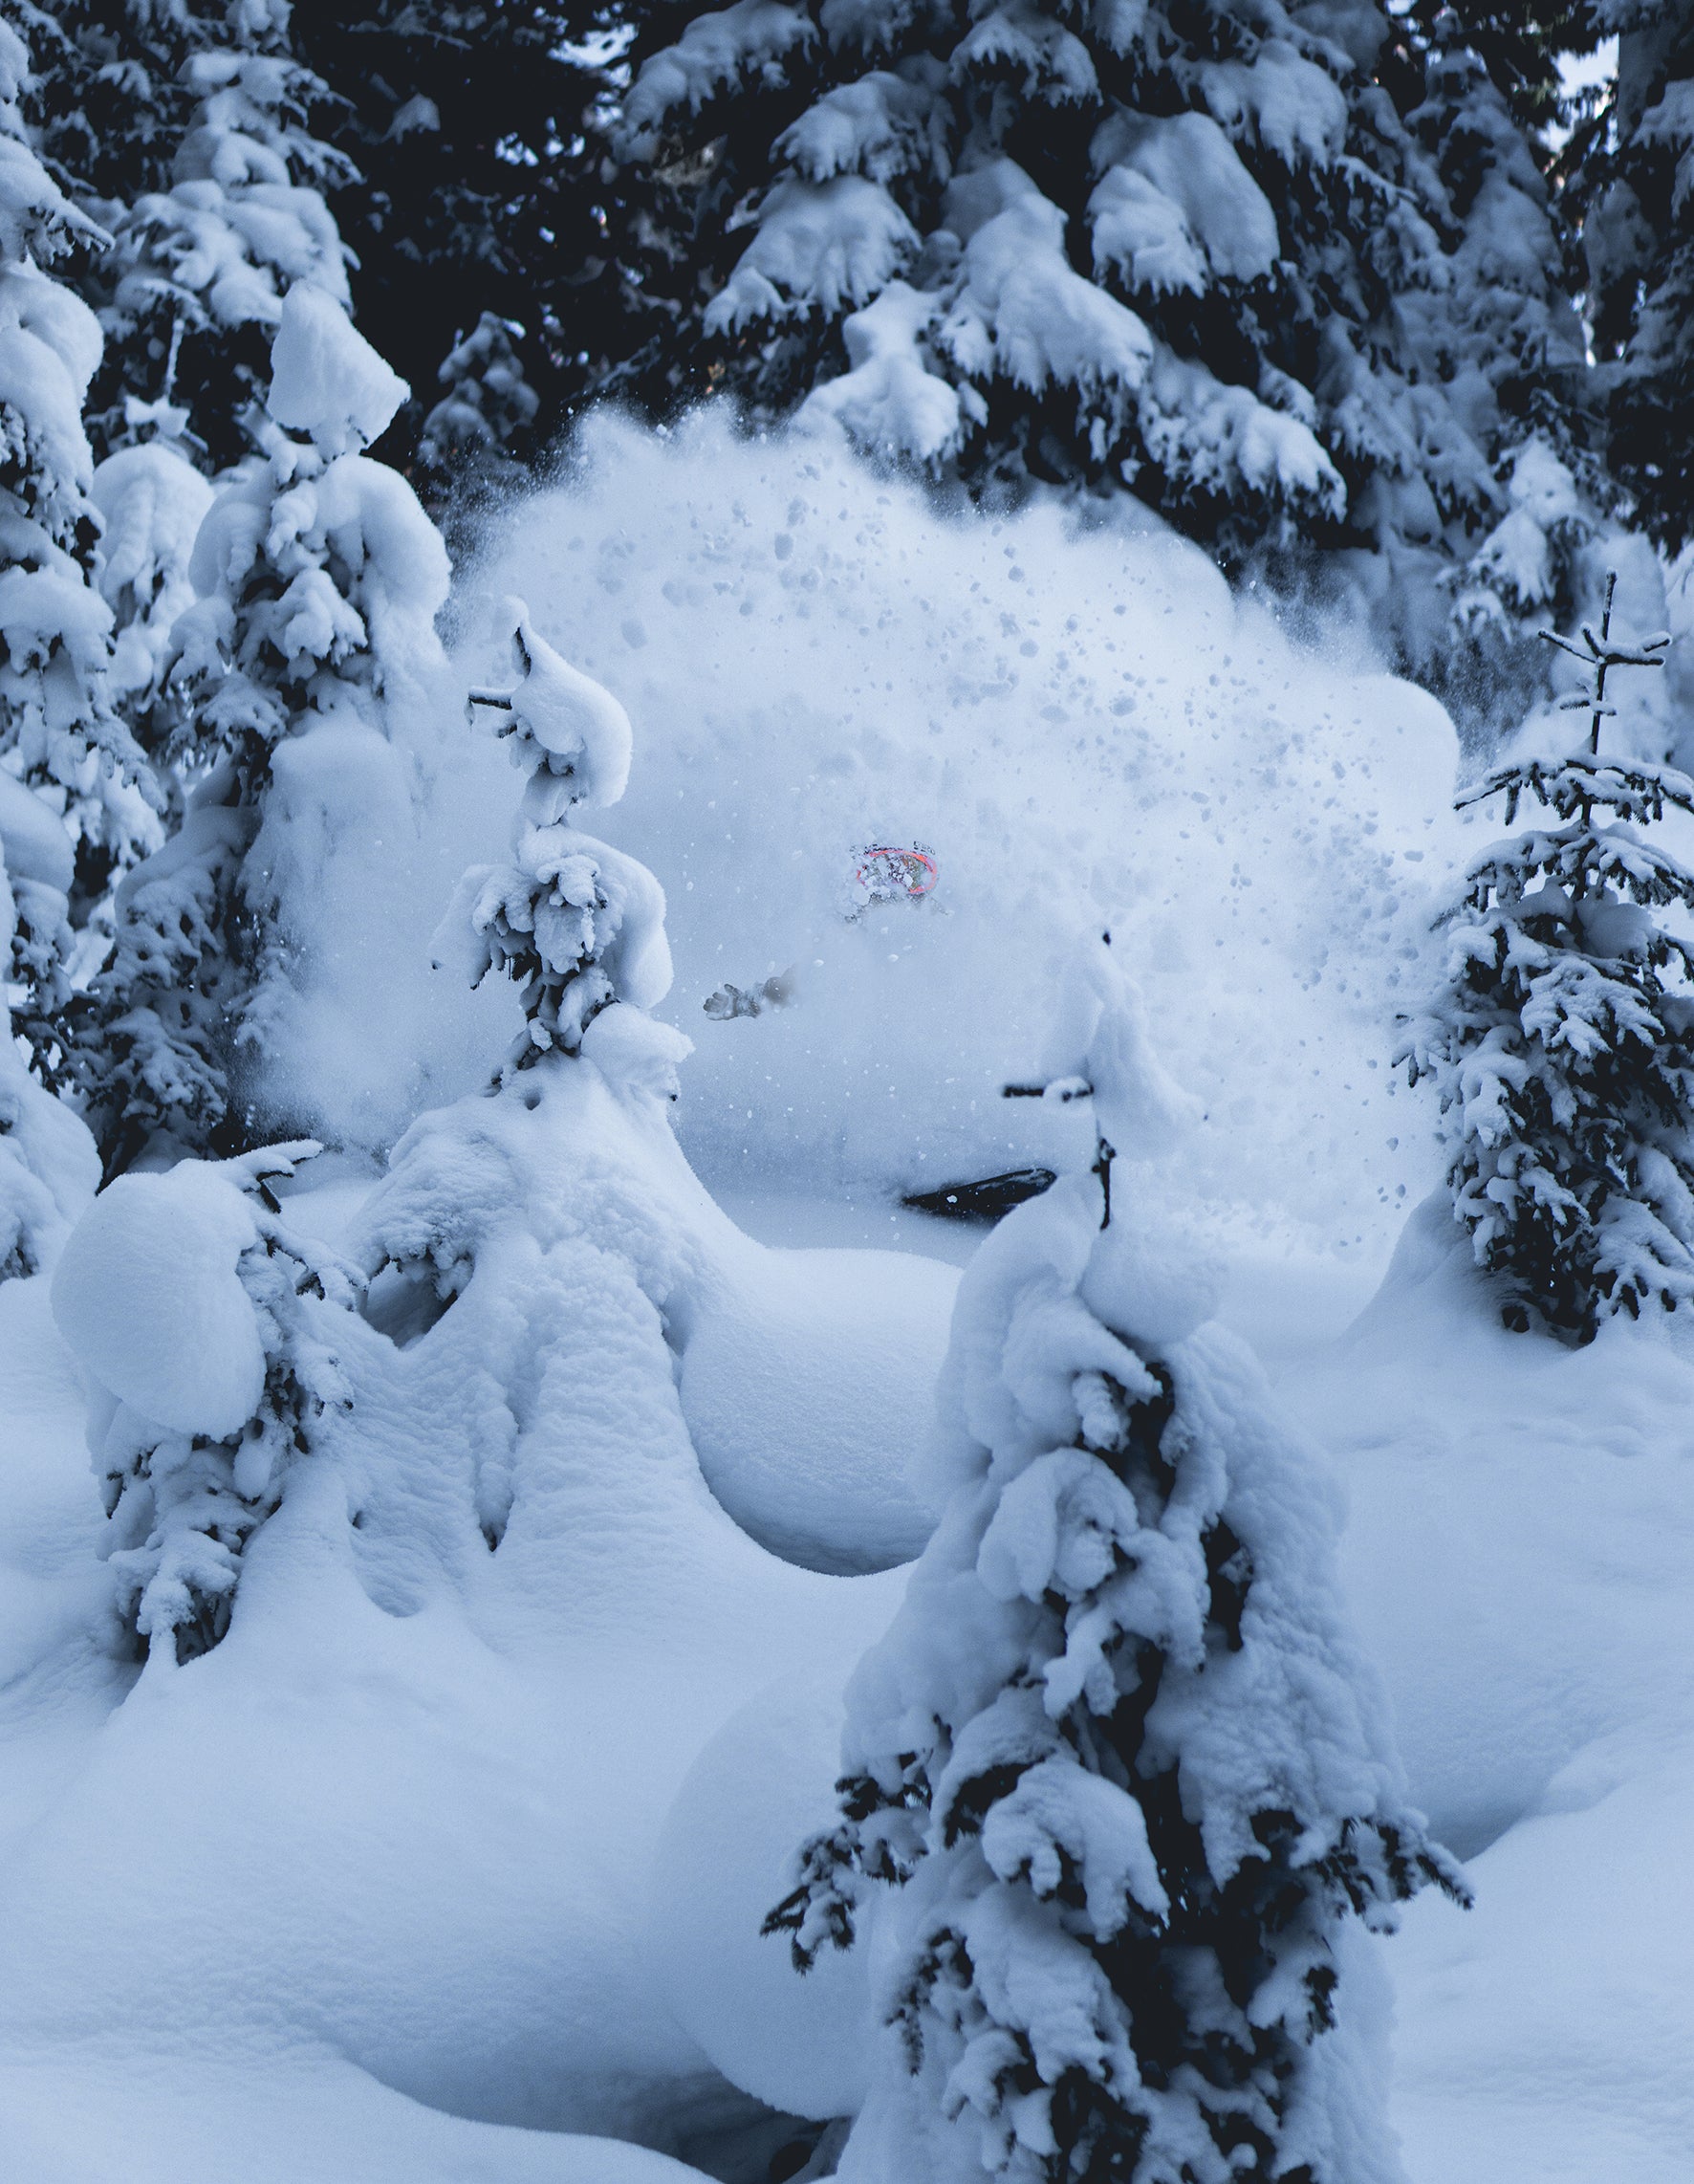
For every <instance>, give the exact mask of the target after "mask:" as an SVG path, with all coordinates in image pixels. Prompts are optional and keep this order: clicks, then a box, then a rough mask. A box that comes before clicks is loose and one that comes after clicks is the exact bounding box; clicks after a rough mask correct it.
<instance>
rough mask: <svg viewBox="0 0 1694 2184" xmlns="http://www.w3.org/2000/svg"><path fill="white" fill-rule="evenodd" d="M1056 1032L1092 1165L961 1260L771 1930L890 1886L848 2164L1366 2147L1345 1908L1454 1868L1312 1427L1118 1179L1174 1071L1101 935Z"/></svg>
mask: <svg viewBox="0 0 1694 2184" xmlns="http://www.w3.org/2000/svg"><path fill="white" fill-rule="evenodd" d="M1047 1059H1048V1067H1047V1070H1046V1072H1045V1076H1046V1079H1047V1081H1048V1084H1049V1086H1050V1095H1049V1096H1050V1097H1052V1098H1054V1099H1057V1100H1069V1099H1082V1098H1090V1099H1092V1102H1093V1105H1094V1113H1095V1118H1096V1124H1097V1140H1098V1147H1099V1151H1098V1156H1097V1164H1096V1170H1095V1172H1094V1173H1083V1174H1074V1175H1068V1176H1065V1177H1062V1178H1061V1179H1060V1180H1059V1181H1058V1182H1057V1183H1056V1184H1055V1185H1054V1186H1053V1188H1052V1190H1049V1191H1047V1192H1046V1193H1044V1194H1043V1195H1042V1196H1041V1197H1038V1198H1034V1199H1032V1200H1030V1201H1029V1202H1028V1203H1026V1204H1025V1205H1023V1206H1020V1207H1019V1208H1017V1209H1016V1211H1014V1212H1011V1213H1010V1214H1009V1215H1008V1216H1007V1217H1006V1219H1005V1220H1003V1221H1002V1222H1001V1223H1000V1225H999V1227H998V1228H997V1229H996V1230H995V1231H994V1232H993V1234H991V1235H990V1236H989V1238H988V1241H987V1242H986V1243H985V1244H984V1245H983V1247H982V1250H981V1251H980V1252H979V1253H978V1254H977V1256H976V1257H975V1258H974V1259H973V1260H972V1262H971V1264H970V1266H969V1267H968V1268H967V1269H966V1273H965V1277H964V1279H963V1281H962V1282H961V1284H960V1290H959V1298H958V1302H957V1306H956V1308H955V1312H954V1318H953V1330H952V1341H951V1345H950V1349H949V1352H948V1357H947V1362H946V1365H945V1367H944V1370H943V1376H942V1382H941V1389H940V1415H941V1421H942V1425H941V1444H940V1450H939V1460H940V1462H941V1463H942V1464H943V1465H944V1466H945V1483H946V1486H947V1488H948V1490H949V1491H948V1499H947V1502H946V1505H945V1513H944V1515H943V1518H942V1521H941V1524H940V1527H939V1529H938V1530H937V1532H936V1534H935V1537H934V1539H933V1540H932V1541H931V1543H930V1545H929V1547H928V1548H927V1549H926V1551H925V1553H924V1554H923V1558H922V1559H921V1561H920V1562H918V1563H917V1565H916V1567H915V1569H914V1570H913V1573H912V1578H911V1583H910V1585H909V1587H908V1589H907V1593H906V1597H905V1601H904V1603H903V1605H902V1606H901V1610H900V1613H899V1614H898V1616H897V1617H896V1619H895V1622H894V1624H893V1626H892V1627H891V1628H890V1630H889V1632H888V1634H887V1636H886V1638H884V1639H883V1640H882V1641H881V1642H880V1645H879V1646H877V1647H876V1648H875V1649H873V1650H872V1652H871V1653H870V1654H869V1655H868V1656H867V1657H866V1658H865V1660H864V1661H863V1662H862V1663H861V1665H860V1666H859V1668H858V1670H857V1671H856V1672H855V1675H854V1677H853V1680H852V1681H851V1683H850V1684H849V1687H848V1696H847V1729H846V1734H845V1742H844V1750H843V1762H844V1772H843V1780H842V1781H841V1784H840V1796H841V1811H842V1821H841V1824H840V1825H839V1826H838V1827H837V1828H836V1829H835V1830H833V1831H831V1832H829V1833H826V1834H824V1835H821V1836H819V1837H817V1838H815V1839H814V1841H813V1842H811V1843H810V1844H809V1845H806V1847H805V1848H804V1850H803V1852H802V1854H801V1861H800V1878H799V1886H798V1887H797V1888H796V1889H795V1890H794V1891H793V1894H792V1895H791V1896H790V1897H789V1898H788V1899H787V1901H786V1902H785V1903H783V1904H782V1905H780V1906H779V1907H778V1908H777V1909H776V1910H775V1911H773V1912H772V1913H771V1917H770V1919H769V1920H768V1921H767V1932H780V1931H787V1932H789V1933H791V1934H792V1936H793V1952H794V1956H795V1960H796V1962H797V1963H798V1964H799V1965H800V1966H801V1967H802V1968H804V1967H805V1966H806V1965H808V1964H809V1963H810V1962H812V1961H813V1960H814V1957H815V1956H816V1954H817V1952H818V1951H819V1950H820V1949H822V1948H823V1947H824V1946H825V1945H826V1944H830V1943H834V1944H836V1946H842V1947H845V1946H848V1945H850V1944H851V1943H852V1942H853V1940H854V1939H855V1937H856V1934H857V1933H858V1928H859V1926H860V1925H861V1923H862V1922H864V1921H865V1920H866V1919H867V1918H869V1919H873V1920H875V1921H876V1935H877V1938H876V1942H875V1945H874V1959H873V1960H874V1961H875V1962H878V1963H879V1964H880V1966H881V1967H882V1969H881V1972H880V1975H879V1977H880V1986H881V1993H882V1998H883V2008H884V2020H885V2023H886V2026H887V2028H888V2029H887V2032H886V2034H885V2035H884V2037H883V2039H882V2041H881V2043H880V2048H879V2050H878V2058H877V2061H876V2062H875V2063H874V2064H873V2074H872V2086H871V2090H870V2094H869V2097H868V2098H867V2100H866V2103H865V2105H864V2108H862V2110H861V2111H860V2113H859V2116H858V2120H857V2122H856V2124H855V2126H854V2129H853V2135H852V2137H851V2139H850V2140H849V2143H848V2147H847V2150H846V2152H845V2154H844V2155H843V2157H842V2160H841V2164H840V2168H839V2171H838V2174H839V2175H840V2177H841V2178H842V2179H843V2184H849V2180H851V2184H899V2180H903V2179H907V2178H911V2177H923V2178H924V2179H925V2180H926V2184H966V2179H969V2178H973V2177H984V2176H994V2177H1002V2178H1005V2179H1008V2180H1009V2184H1078V2180H1084V2179H1086V2180H1089V2184H1095V2180H1102V2184H1103V2180H1104V2179H1107V2178H1111V2179H1115V2180H1118V2184H1174V2180H1175V2179H1179V2178H1181V2179H1184V2180H1185V2184H1228V2180H1230V2179H1233V2178H1236V2177H1239V2176H1242V2175H1246V2174H1251V2175H1255V2176H1266V2177H1273V2176H1274V2177H1281V2178H1286V2179H1289V2180H1291V2184H1292V2179H1294V2178H1296V2177H1297V2178H1300V2179H1301V2180H1302V2184H1379V2180H1386V2179H1388V2178H1390V2177H1392V2176H1393V2175H1394V2174H1395V2173H1396V2169H1395V2164H1394V2161H1393V2157H1392V2155H1391V2153H1390V2151H1389V2146H1390V2144H1391V2142H1390V2140H1389V2137H1388V2134H1387V2130H1386V2125H1385V2119H1384V2116H1383V2112H1382V2110H1383V2102H1382V2092H1383V2087H1382V2086H1380V2085H1379V2084H1377V2083H1375V2082H1373V2078H1372V2073H1371V2070H1370V2068H1369V2066H1368V2063H1367V2062H1365V2061H1364V2059H1362V2058H1361V2056H1360V2054H1359V2053H1358V2051H1357V2048H1356V2046H1355V2045H1354V2044H1353V2040H1352V2034H1351V2033H1350V2031H1349V2029H1348V2012H1347V2008H1346V2003H1347V1999H1348V1985H1347V1983H1345V1982H1343V1981H1342V1978H1341V1972H1342V1959H1343V1958H1344V1957H1345V1955H1347V1953H1348V1950H1349V1948H1350V1943H1349V1942H1348V1940H1347V1938H1346V1936H1345V1933H1344V1930H1345V1929H1346V1928H1347V1927H1348V1926H1349V1924H1350V1922H1351V1921H1352V1919H1353V1918H1354V1917H1355V1916H1356V1915H1357V1916H1358V1917H1360V1918H1362V1919H1363V1921H1364V1923H1365V1924H1366V1925H1367V1926H1368V1927H1371V1928H1373V1929H1378V1930H1380V1929H1382V1928H1384V1927H1387V1926H1389V1925H1390V1924H1392V1918H1393V1911H1394V1907H1395V1905H1396V1904H1397V1903H1399V1902H1400V1901H1401V1900H1402V1899H1404V1898H1406V1897H1408V1896H1410V1895H1411V1894H1413V1893H1414V1891H1416V1890H1417V1889H1420V1888H1422V1887H1423V1886H1424V1885H1425V1884H1426V1883H1428V1882H1431V1881H1433V1882H1435V1883H1437V1884H1438V1885H1439V1886H1441V1887H1442V1888H1444V1889H1447V1890H1448V1891H1449V1892H1450V1893H1451V1894H1453V1895H1455V1896H1458V1897H1460V1898H1463V1897H1464V1894H1465V1889H1464V1884H1463V1882H1462V1880H1461V1879H1460V1877H1459V1875H1458V1873H1457V1871H1456V1870H1455V1868H1454V1867H1452V1865H1451V1863H1450V1862H1449V1861H1448V1860H1447V1859H1446V1857H1445V1856H1444V1853H1443V1852H1442V1851H1440V1850H1439V1849H1438V1848H1436V1847H1435V1846H1434V1845H1432V1844H1431V1843H1430V1841H1429V1840H1428V1838H1427V1836H1426V1835H1425V1832H1424V1828H1423V1822H1422V1821H1421V1819H1420V1818H1419V1817H1418V1816H1417V1815H1416V1814H1415V1813H1412V1812H1410V1811H1408V1810H1407V1809H1406V1807H1405V1805H1404V1803H1403V1792H1402V1786H1401V1780H1400V1777H1399V1771H1398V1768H1397V1766H1396V1764H1395V1761H1394V1758H1393V1755H1392V1750H1391V1745H1390V1739H1389V1734H1388V1727H1387V1718H1386V1705H1385V1701H1384V1698H1383V1695H1382V1694H1381V1693H1380V1692H1379V1689H1378V1687H1377V1684H1376V1681H1375V1678H1374V1676H1373V1674H1372V1672H1371V1671H1370V1669H1369V1667H1368V1665H1367V1663H1366V1661H1365V1658H1364V1656H1363V1654H1362V1652H1361V1650H1360V1649H1358V1647H1357V1645H1356V1644H1355V1642H1354V1641H1353V1639H1352V1638H1351V1636H1350V1635H1349V1634H1348V1632H1347V1631H1346V1629H1345V1628H1344V1627H1343V1626H1342V1624H1341V1621H1340V1618H1339V1616H1338V1613H1337V1609H1336V1571H1335V1567H1334V1518H1333V1515H1332V1512H1331V1510H1330V1508H1329V1506H1328V1502H1327V1498H1326V1496H1325V1494H1324V1491H1323V1489H1322V1487H1321V1486H1320V1484H1319V1482H1318V1479H1317V1477H1316V1476H1315V1475H1314V1469H1313V1466H1312V1459H1311V1457H1310V1456H1309V1455H1308V1452H1306V1451H1305V1450H1304V1449H1303V1448H1302V1447H1301V1446H1300V1445H1299V1444H1298V1443H1297V1442H1296V1441H1295V1440H1294V1439H1293V1438H1292V1435H1291V1434H1290V1432H1289V1431H1288V1429H1287V1428H1286V1427H1284V1426H1283V1425H1281V1424H1280V1423H1279V1422H1278V1421H1277V1419H1276V1417H1275V1415H1274V1412H1273V1410H1272V1409H1271V1400H1270V1397H1269V1393H1268V1390H1267V1389H1266V1388H1265V1387H1264V1384H1263V1381H1262V1378H1261V1376H1260V1375H1259V1374H1258V1372H1257V1370H1256V1368H1255V1367H1254V1365H1253V1364H1252V1362H1251V1360H1250V1358H1249V1356H1248V1354H1247V1353H1246V1351H1245V1349H1244V1348H1243V1346H1242V1345H1241V1344H1240V1343H1237V1342H1236V1341H1234V1340H1233V1339H1232V1338H1231V1337H1229V1336H1227V1335H1226V1334H1225V1333H1223V1332H1222V1331H1221V1330H1220V1329H1218V1328H1216V1327H1215V1326H1213V1327H1205V1328H1200V1329H1199V1331H1198V1332H1197V1331H1196V1329H1197V1327H1198V1325H1199V1322H1200V1321H1203V1320H1204V1319H1205V1316H1206V1312H1207V1309H1208V1304H1209V1293H1208V1284H1207V1282H1206V1280H1205V1277H1204V1274H1203V1273H1202V1271H1201V1270H1199V1269H1198V1268H1197V1267H1196V1266H1195V1265H1194V1263H1193V1261H1192V1258H1191V1257H1190V1256H1189V1255H1188V1252H1187V1249H1186V1247H1184V1244H1183V1242H1182V1241H1181V1239H1180V1237H1179V1236H1178V1234H1177V1233H1176V1232H1175V1230H1174V1228H1173V1229H1171V1230H1168V1231H1162V1229H1161V1226H1160V1225H1159V1224H1157V1223H1156V1222H1154V1221H1152V1220H1151V1219H1150V1218H1149V1217H1148V1214H1147V1211H1146V1208H1145V1205H1144V1203H1143V1202H1142V1198H1141V1197H1140V1195H1139V1194H1137V1193H1136V1192H1134V1191H1132V1190H1130V1189H1129V1188H1128V1187H1127V1186H1126V1183H1125V1181H1124V1180H1123V1176H1122V1169H1123V1166H1124V1163H1125V1162H1126V1161H1128V1162H1134V1161H1137V1160H1140V1159H1144V1158H1146V1157H1147V1156H1149V1155H1150V1154H1153V1153H1155V1152H1157V1151H1159V1150H1161V1149H1162V1148H1163V1147H1167V1146H1168V1144H1169V1142H1170V1138H1171V1134H1172V1133H1171V1124H1172V1122H1173V1120H1174V1119H1175V1116H1174V1107H1175V1102H1174V1100H1173V1096H1172V1094H1171V1092H1170V1090H1169V1088H1168V1086H1167V1084H1166V1083H1165V1081H1164V1080H1163V1077H1162V1071H1161V1070H1160V1068H1159V1066H1158V1063H1157V1060H1156V1059H1155V1057H1154V1056H1153V1054H1152V1051H1151V1047H1150V1041H1149V1037H1148V1033H1147V1030H1146V1027H1145V1025H1144V1023H1143V1022H1142V1021H1141V1018H1140V1009H1139V1005H1138V1002H1137V999H1136V996H1135V995H1134V994H1133V992H1132V991H1131V990H1130V989H1129V988H1128V987H1127V985H1126V982H1125V981H1124V980H1122V979H1121V978H1120V976H1119V975H1118V972H1117V970H1116V966H1115V965H1114V964H1113V962H1112V960H1111V958H1110V956H1109V953H1108V951H1107V950H1105V949H1104V948H1097V949H1095V950H1093V951H1092V952H1091V953H1090V954H1089V955H1087V956H1085V957H1084V958H1082V959H1081V960H1080V961H1079V962H1078V963H1077V965H1076V966H1075V972H1074V975H1073V981H1072V985H1071V989H1070V993H1069V996H1068V1002H1067V1007H1066V1011H1065V1020H1064V1021H1063V1022H1062V1023H1061V1025H1060V1027H1059V1029H1058V1031H1057V1033H1056V1035H1055V1037H1054V1039H1053V1046H1052V1049H1051V1051H1050V1053H1049V1056H1048V1058H1047ZM1114 1148H1115V1149H1116V1154H1117V1165H1118V1171H1119V1173H1118V1182H1117V1185H1116V1188H1114V1189H1112V1190H1111V1192H1110V1197H1109V1198H1108V1197H1107V1196H1106V1195H1105V1190H1104V1189H1103V1185H1104V1184H1105V1182H1106V1179H1107V1178H1109V1177H1110V1175H1111V1173H1112V1168H1113V1161H1112V1152H1113V1149H1114ZM1338 1986H1339V1987H1340V1989H1341V1992H1340V1996H1339V2001H1340V2003H1341V2008H1340V2010H1339V2011H1337V2009H1336V2001H1337V1992H1336V1991H1337V1987H1338ZM1337 2018H1338V2019H1339V2029H1335V2028H1336V2020H1337Z"/></svg>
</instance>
